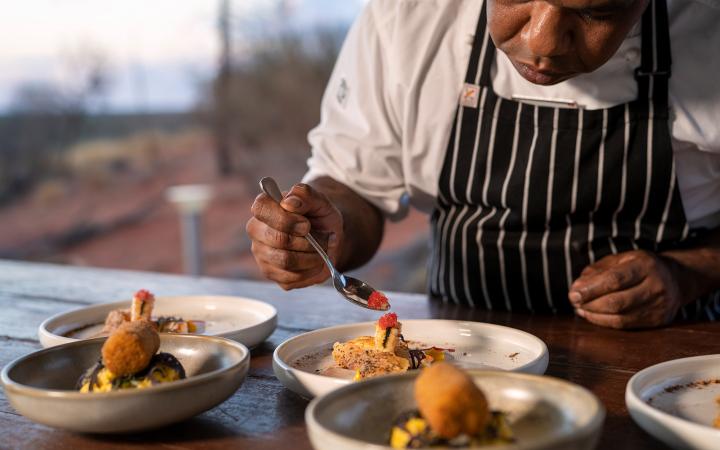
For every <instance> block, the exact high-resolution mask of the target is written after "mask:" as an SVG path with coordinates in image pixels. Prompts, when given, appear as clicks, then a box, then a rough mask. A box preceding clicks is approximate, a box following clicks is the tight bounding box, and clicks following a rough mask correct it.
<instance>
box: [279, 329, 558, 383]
mask: <svg viewBox="0 0 720 450" xmlns="http://www.w3.org/2000/svg"><path fill="white" fill-rule="evenodd" d="M395 320H397V319H396V317H395V316H392V315H390V316H387V315H386V316H385V318H384V319H383V320H382V321H374V322H359V323H350V324H344V325H337V326H334V327H329V328H322V329H318V330H313V331H309V332H307V333H302V334H299V335H297V336H293V337H291V338H289V339H287V340H286V341H284V342H283V343H281V344H280V345H279V346H278V347H277V348H276V349H275V351H274V353H273V371H274V373H275V375H276V376H277V377H278V379H279V380H280V381H281V382H282V383H283V384H284V385H285V386H286V387H287V388H288V389H290V390H292V391H294V392H297V393H298V394H300V395H301V396H304V397H314V396H316V395H323V394H326V393H328V392H330V391H332V390H334V389H337V388H339V387H341V386H344V385H346V384H353V383H354V381H356V380H359V379H373V378H377V377H376V375H382V374H385V373H393V374H402V373H415V372H417V370H413V369H414V368H418V367H424V366H429V365H432V364H433V363H435V362H437V361H448V362H452V363H453V364H454V365H456V366H458V367H462V368H463V369H484V370H508V371H520V372H527V373H537V374H542V373H543V372H545V369H546V368H547V364H548V351H547V346H546V345H545V344H544V343H543V342H542V340H540V339H538V338H537V337H535V336H533V335H531V334H528V333H526V332H524V331H521V330H516V329H513V328H509V327H504V326H501V325H495V324H489V323H482V322H467V321H459V320H458V321H456V320H437V319H432V320H414V319H408V320H402V321H398V323H397V324H394V323H393V322H394V321H395ZM388 322H389V323H388ZM388 325H389V326H388ZM386 337H387V339H385V338H386Z"/></svg>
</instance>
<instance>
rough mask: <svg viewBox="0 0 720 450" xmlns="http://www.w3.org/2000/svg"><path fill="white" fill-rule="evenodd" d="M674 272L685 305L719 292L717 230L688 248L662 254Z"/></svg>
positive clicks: (718, 233) (719, 252) (718, 240)
mask: <svg viewBox="0 0 720 450" xmlns="http://www.w3.org/2000/svg"><path fill="white" fill-rule="evenodd" d="M661 256H663V257H664V258H667V259H669V260H670V261H671V262H672V263H673V265H674V268H673V270H674V271H675V276H676V280H677V282H678V285H679V288H680V290H681V295H682V296H683V298H684V299H685V301H686V303H689V302H692V301H695V300H697V299H698V298H701V297H703V296H705V295H708V294H710V293H712V292H715V291H717V290H718V289H720V228H715V229H713V230H712V231H710V232H708V233H707V234H706V235H705V236H703V237H702V238H701V239H699V240H698V241H697V242H694V243H693V244H692V246H691V247H687V248H682V249H677V250H670V251H666V252H663V253H662V254H661Z"/></svg>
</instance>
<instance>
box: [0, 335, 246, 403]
mask: <svg viewBox="0 0 720 450" xmlns="http://www.w3.org/2000/svg"><path fill="white" fill-rule="evenodd" d="M105 339H107V337H98V338H92V339H83V340H77V341H74V342H68V343H66V344H60V345H56V346H54V347H47V348H42V349H39V350H36V351H34V352H31V353H28V354H26V355H23V356H20V357H18V358H16V359H14V360H13V361H11V362H9V363H8V364H7V365H6V366H5V367H3V369H2V372H0V384H2V385H3V386H4V388H5V390H6V391H7V392H8V393H13V394H21V395H24V396H30V397H38V398H47V397H53V398H63V399H67V400H80V401H83V400H84V401H93V400H98V399H103V398H123V397H132V396H137V395H143V393H145V392H148V390H152V391H151V392H154V393H155V392H157V393H160V392H164V391H171V390H176V389H183V388H185V387H191V386H196V385H200V384H205V383H207V382H208V381H210V380H212V379H215V378H217V377H218V376H220V375H222V374H224V373H227V372H232V371H234V370H236V369H237V368H239V367H242V366H244V365H246V364H249V360H250V350H248V348H247V347H246V346H245V345H243V344H241V343H240V342H237V341H233V340H231V339H227V338H223V337H218V336H205V335H192V334H168V333H163V334H161V335H160V340H161V341H162V340H210V341H214V342H215V343H216V344H218V345H220V346H224V347H232V348H234V349H235V350H239V351H240V352H241V358H240V359H239V360H238V361H236V362H234V363H233V364H231V365H229V366H227V367H221V368H219V369H215V370H212V371H210V372H206V373H203V374H200V375H195V376H192V377H187V378H185V379H184V380H177V381H173V382H172V383H162V384H160V385H158V386H150V387H148V388H144V389H121V390H117V391H110V392H96V393H93V394H92V395H88V393H87V392H79V391H75V390H61V389H43V388H38V387H32V386H28V385H26V384H22V383H20V382H19V381H16V380H14V379H12V378H11V377H10V371H11V370H12V369H14V368H15V367H17V366H19V365H20V364H22V363H23V362H25V361H26V360H28V359H30V358H33V357H37V356H38V355H39V354H42V353H50V352H56V351H63V350H64V349H66V348H69V347H73V346H87V345H90V344H93V343H96V342H100V341H104V340H105Z"/></svg>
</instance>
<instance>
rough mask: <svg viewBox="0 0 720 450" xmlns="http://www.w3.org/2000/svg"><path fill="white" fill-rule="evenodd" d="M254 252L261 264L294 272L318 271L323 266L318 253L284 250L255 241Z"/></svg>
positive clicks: (253, 244)
mask: <svg viewBox="0 0 720 450" xmlns="http://www.w3.org/2000/svg"><path fill="white" fill-rule="evenodd" d="M252 252H253V254H254V255H255V258H256V259H257V260H258V261H259V262H261V263H265V264H267V265H270V266H272V267H276V268H278V269H283V270H289V271H292V272H302V271H308V270H312V269H317V268H319V267H322V265H323V260H322V259H321V258H320V255H318V254H317V253H316V252H312V253H306V252H295V251H292V250H283V249H278V248H273V247H270V246H268V245H265V244H263V243H261V242H258V241H253V243H252Z"/></svg>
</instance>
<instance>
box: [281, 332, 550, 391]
mask: <svg viewBox="0 0 720 450" xmlns="http://www.w3.org/2000/svg"><path fill="white" fill-rule="evenodd" d="M405 322H451V323H470V324H473V325H474V326H478V325H480V326H483V327H488V328H491V329H492V328H494V329H502V330H509V331H511V332H516V333H518V334H520V335H524V336H525V337H527V338H529V339H530V340H533V341H537V342H536V343H538V344H539V345H540V353H539V354H538V355H537V356H536V357H535V358H533V359H531V360H530V361H528V362H526V363H525V364H523V365H520V366H518V367H515V368H513V369H512V370H508V371H506V372H513V373H518V372H522V370H523V369H525V368H528V367H532V366H534V365H535V364H538V363H539V362H540V361H542V360H543V358H545V357H549V355H550V352H549V350H548V347H547V344H546V343H545V341H543V340H542V339H540V338H539V337H537V336H535V335H534V334H531V333H528V332H527V331H523V330H520V329H518V328H512V327H508V326H505V325H498V324H494V323H487V322H473V321H470V320H452V319H407V320H403V321H402V322H401V323H405ZM374 324H375V322H374V321H368V322H353V323H346V324H340V325H333V326H331V327H325V328H319V329H317V330H312V331H307V332H304V333H301V334H298V335H296V336H293V337H291V338H288V339H286V340H285V341H283V342H282V343H280V345H278V346H277V347H275V350H274V351H273V362H275V363H277V365H278V366H280V368H282V369H283V370H284V371H286V372H290V371H295V370H298V371H301V372H302V373H303V375H309V376H310V377H311V379H316V378H315V377H318V378H317V379H322V380H325V379H327V378H331V379H335V380H340V381H341V383H339V384H342V385H347V384H348V382H349V381H350V380H344V379H339V378H334V377H328V376H327V375H320V374H317V373H312V372H306V371H304V370H301V369H297V368H295V367H293V366H292V365H291V364H290V362H289V361H287V362H286V361H285V360H283V359H282V358H281V357H280V352H282V351H284V350H285V349H286V348H287V347H288V346H290V345H292V344H293V343H294V341H296V340H299V339H301V338H304V337H307V336H310V335H313V334H320V333H323V332H328V331H335V330H338V329H342V328H348V327H350V326H353V327H354V326H372V325H374ZM546 370H547V369H546Z"/></svg>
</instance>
